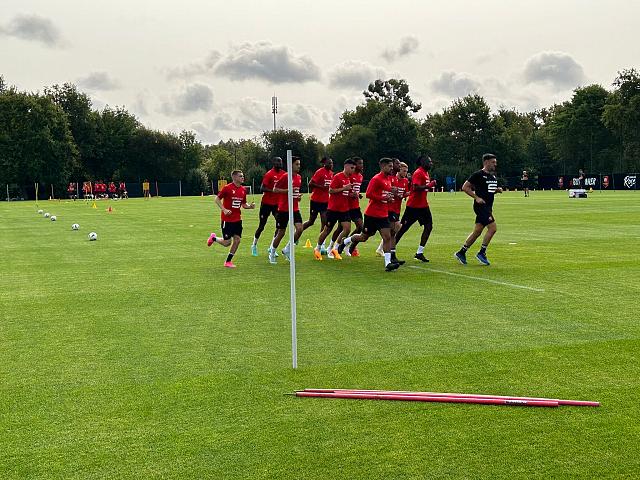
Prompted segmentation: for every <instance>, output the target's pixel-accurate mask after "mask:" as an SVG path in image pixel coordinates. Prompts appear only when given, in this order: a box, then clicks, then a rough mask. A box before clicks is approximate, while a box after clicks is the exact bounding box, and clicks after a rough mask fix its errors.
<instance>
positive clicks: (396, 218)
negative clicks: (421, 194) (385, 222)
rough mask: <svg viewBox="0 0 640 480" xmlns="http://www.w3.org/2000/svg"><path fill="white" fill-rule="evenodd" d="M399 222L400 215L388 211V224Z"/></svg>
mask: <svg viewBox="0 0 640 480" xmlns="http://www.w3.org/2000/svg"><path fill="white" fill-rule="evenodd" d="M399 221H400V214H399V213H396V212H391V211H389V222H390V223H395V222H399Z"/></svg>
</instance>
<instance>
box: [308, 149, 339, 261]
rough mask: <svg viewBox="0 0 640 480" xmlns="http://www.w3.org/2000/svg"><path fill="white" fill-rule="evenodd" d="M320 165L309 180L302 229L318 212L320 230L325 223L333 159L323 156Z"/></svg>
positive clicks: (312, 221)
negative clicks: (307, 212) (307, 207)
mask: <svg viewBox="0 0 640 480" xmlns="http://www.w3.org/2000/svg"><path fill="white" fill-rule="evenodd" d="M320 163H321V164H322V167H320V168H319V169H318V170H316V172H315V173H314V174H313V176H312V177H311V181H310V182H309V188H310V189H311V190H312V191H311V196H310V197H309V200H310V202H309V205H310V211H309V220H307V221H306V222H304V224H303V225H302V231H305V230H306V229H307V228H309V227H310V226H311V225H313V224H314V223H316V218H318V214H319V215H320V231H322V230H323V229H324V226H325V225H326V224H327V205H328V202H329V185H330V184H331V179H332V178H333V160H332V159H331V158H328V157H324V158H323V159H322V160H320ZM322 247H323V248H322V250H324V252H323V253H326V250H325V249H324V243H323V244H322Z"/></svg>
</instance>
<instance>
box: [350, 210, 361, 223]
mask: <svg viewBox="0 0 640 480" xmlns="http://www.w3.org/2000/svg"><path fill="white" fill-rule="evenodd" d="M349 218H350V219H351V221H352V222H357V221H359V220H362V210H360V209H359V208H352V209H351V210H349Z"/></svg>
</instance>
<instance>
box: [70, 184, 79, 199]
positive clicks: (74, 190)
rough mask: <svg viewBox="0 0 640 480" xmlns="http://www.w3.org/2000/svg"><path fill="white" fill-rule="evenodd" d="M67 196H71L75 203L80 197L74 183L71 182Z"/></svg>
mask: <svg viewBox="0 0 640 480" xmlns="http://www.w3.org/2000/svg"><path fill="white" fill-rule="evenodd" d="M67 194H69V198H70V199H71V200H73V201H74V202H75V200H76V198H78V196H77V195H76V184H75V183H73V182H69V186H68V187H67Z"/></svg>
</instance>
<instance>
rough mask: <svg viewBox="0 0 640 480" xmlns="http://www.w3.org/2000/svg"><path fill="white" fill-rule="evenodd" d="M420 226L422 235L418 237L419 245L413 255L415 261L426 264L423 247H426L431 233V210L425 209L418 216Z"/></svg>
mask: <svg viewBox="0 0 640 480" xmlns="http://www.w3.org/2000/svg"><path fill="white" fill-rule="evenodd" d="M419 222H420V225H422V235H420V245H418V250H417V251H416V254H415V255H414V258H415V259H416V260H420V261H421V262H428V261H429V260H428V259H427V257H425V256H424V247H425V246H426V245H427V242H428V241H429V236H430V235H431V232H432V231H433V219H432V217H431V210H429V209H428V208H427V209H425V210H424V211H423V212H422V214H421V215H420V219H419Z"/></svg>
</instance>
